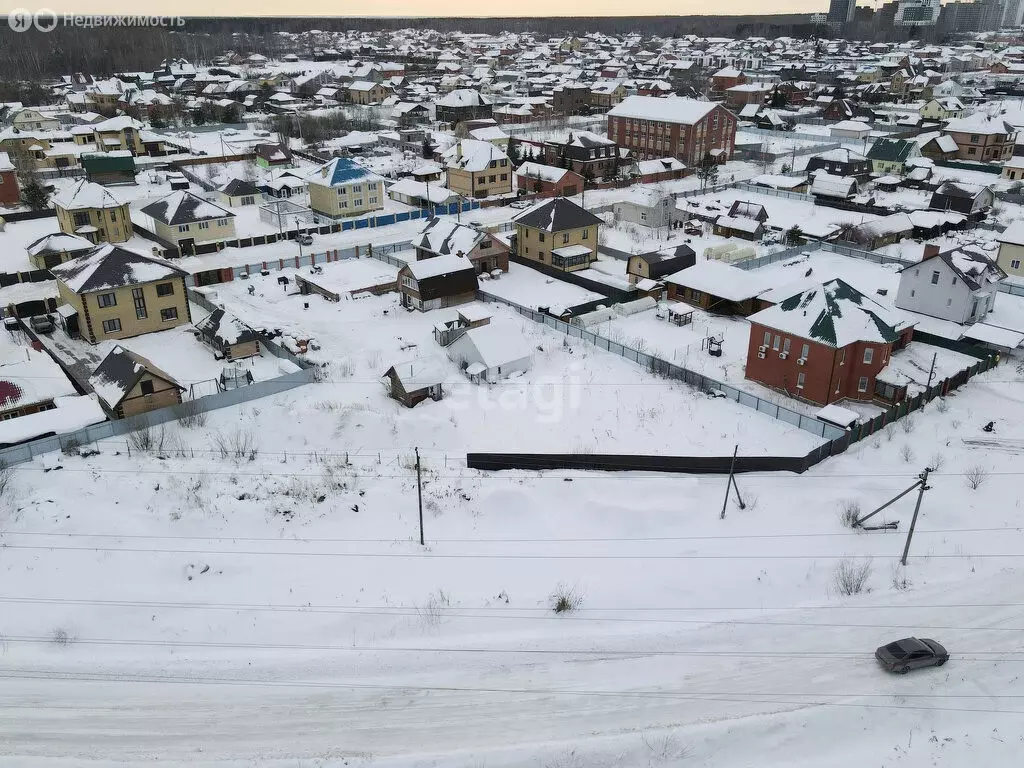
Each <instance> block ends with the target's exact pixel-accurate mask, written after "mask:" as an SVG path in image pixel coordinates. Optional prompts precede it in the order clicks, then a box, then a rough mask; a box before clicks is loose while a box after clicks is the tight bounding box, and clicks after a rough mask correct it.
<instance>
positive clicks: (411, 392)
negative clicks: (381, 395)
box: [384, 355, 445, 408]
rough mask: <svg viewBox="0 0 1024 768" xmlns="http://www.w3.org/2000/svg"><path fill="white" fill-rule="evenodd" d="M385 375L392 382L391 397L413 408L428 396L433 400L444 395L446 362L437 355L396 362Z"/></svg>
mask: <svg viewBox="0 0 1024 768" xmlns="http://www.w3.org/2000/svg"><path fill="white" fill-rule="evenodd" d="M384 377H385V378H387V379H388V380H389V382H390V395H391V397H393V398H394V399H395V400H397V401H398V402H400V403H401V404H402V405H404V406H405V407H406V408H412V407H413V406H415V405H416V404H417V403H421V402H423V401H424V400H426V399H427V398H428V397H429V398H430V399H431V400H440V399H442V398H443V397H444V389H443V387H442V386H441V385H442V384H443V382H444V380H445V363H444V360H443V359H441V358H439V357H437V356H436V355H430V356H428V357H421V358H417V359H416V360H410V361H408V362H405V363H395V364H394V365H393V366H391V367H390V368H388V369H387V371H386V372H385V373H384Z"/></svg>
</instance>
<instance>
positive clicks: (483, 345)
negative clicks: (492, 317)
mask: <svg viewBox="0 0 1024 768" xmlns="http://www.w3.org/2000/svg"><path fill="white" fill-rule="evenodd" d="M447 352H448V357H449V358H450V359H451V360H452V361H453V362H455V363H457V364H458V365H460V366H461V367H462V370H463V371H465V373H466V375H467V376H468V377H469V380H470V381H472V382H475V383H480V382H482V381H486V382H490V383H493V382H496V381H500V380H501V379H504V378H508V377H509V376H510V375H513V374H518V373H524V372H526V371H528V370H529V369H530V365H531V364H532V362H533V352H532V350H531V349H530V346H529V345H528V344H527V343H526V340H525V339H524V338H523V336H522V334H521V333H520V332H519V330H518V329H517V328H515V327H514V326H509V325H496V324H493V323H491V324H489V325H485V326H482V327H480V328H472V329H470V330H468V331H466V332H465V333H464V334H462V336H460V337H459V338H458V339H456V340H455V341H453V342H452V343H451V344H450V345H449V346H448V347H447Z"/></svg>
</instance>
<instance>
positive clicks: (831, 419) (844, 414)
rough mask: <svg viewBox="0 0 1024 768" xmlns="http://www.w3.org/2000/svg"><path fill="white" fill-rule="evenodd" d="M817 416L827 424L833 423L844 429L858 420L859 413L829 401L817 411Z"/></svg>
mask: <svg viewBox="0 0 1024 768" xmlns="http://www.w3.org/2000/svg"><path fill="white" fill-rule="evenodd" d="M815 416H817V417H818V418H819V419H821V420H822V421H827V422H828V423H829V424H835V425H836V426H839V427H842V428H843V429H846V428H847V427H850V426H853V425H854V424H856V423H857V422H858V421H860V414H859V413H857V412H856V411H851V410H850V409H849V408H843V407H842V406H840V405H836V404H835V403H830V404H829V405H826V406H825V407H824V408H822V409H821V410H820V411H818V412H817V413H816V414H815Z"/></svg>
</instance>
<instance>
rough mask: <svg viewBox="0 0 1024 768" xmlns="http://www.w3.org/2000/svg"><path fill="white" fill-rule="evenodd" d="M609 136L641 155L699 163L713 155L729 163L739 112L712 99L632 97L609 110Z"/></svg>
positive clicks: (650, 157) (645, 158) (641, 157)
mask: <svg viewBox="0 0 1024 768" xmlns="http://www.w3.org/2000/svg"><path fill="white" fill-rule="evenodd" d="M608 138H609V139H611V140H612V141H614V142H616V143H617V144H618V145H619V146H620V147H625V148H626V149H629V150H632V152H633V153H634V155H635V156H636V157H637V159H639V160H650V159H654V158H659V157H677V158H679V159H680V160H682V161H683V162H684V163H686V164H687V165H689V166H696V165H699V164H700V163H701V162H702V161H703V160H704V158H705V157H707V156H708V155H710V156H712V157H714V158H716V159H718V160H720V161H722V162H724V161H725V160H728V159H729V158H730V157H731V156H732V152H733V147H734V146H735V144H736V116H735V115H733V114H732V113H731V112H729V110H727V109H726V108H725V107H723V106H722V105H721V104H719V103H717V102H712V101H697V100H695V99H684V98H678V97H673V98H659V97H656V96H630V97H629V98H627V99H625V100H624V101H623V102H622V103H621V104H618V105H617V106H615V107H614V108H613V109H612V110H611V111H610V112H609V113H608Z"/></svg>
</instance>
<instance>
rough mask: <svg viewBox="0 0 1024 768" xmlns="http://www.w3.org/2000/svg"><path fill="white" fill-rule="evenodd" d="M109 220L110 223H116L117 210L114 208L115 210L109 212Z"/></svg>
mask: <svg viewBox="0 0 1024 768" xmlns="http://www.w3.org/2000/svg"><path fill="white" fill-rule="evenodd" d="M110 220H111V221H117V209H116V208H115V209H111V211H110Z"/></svg>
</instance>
